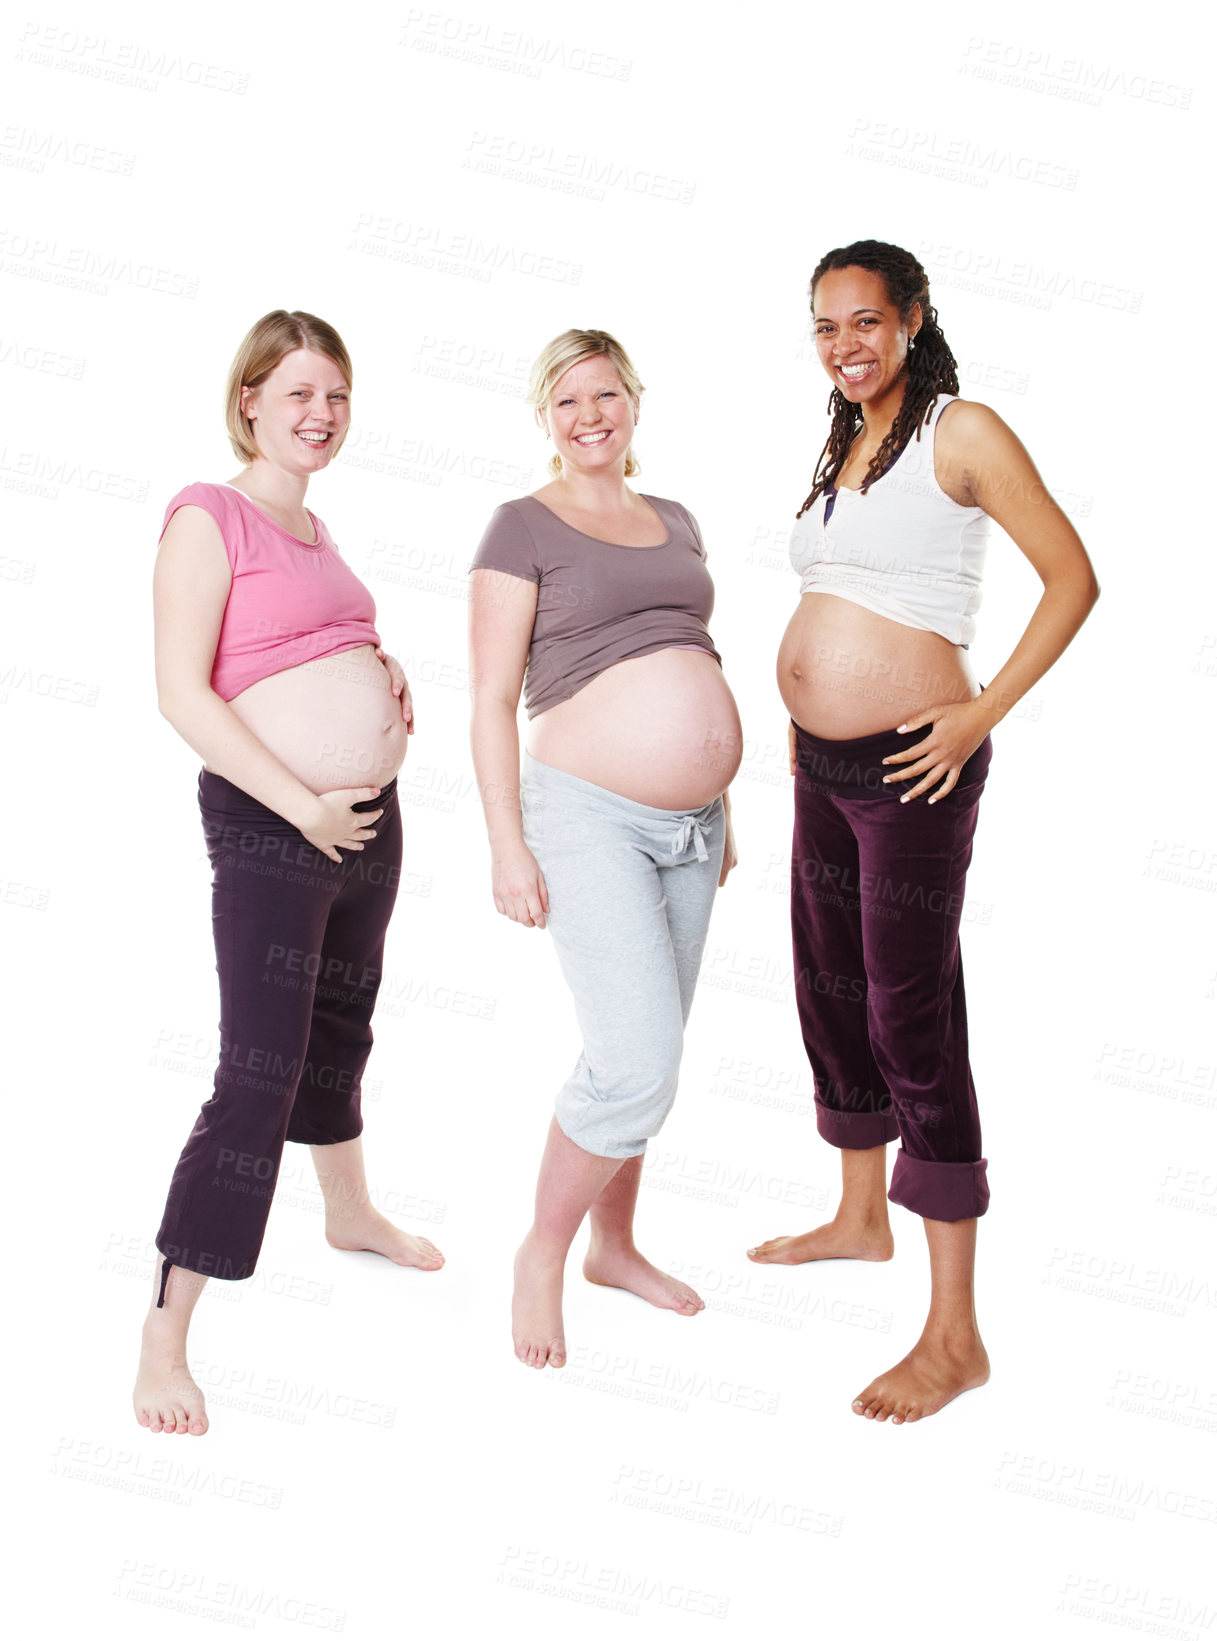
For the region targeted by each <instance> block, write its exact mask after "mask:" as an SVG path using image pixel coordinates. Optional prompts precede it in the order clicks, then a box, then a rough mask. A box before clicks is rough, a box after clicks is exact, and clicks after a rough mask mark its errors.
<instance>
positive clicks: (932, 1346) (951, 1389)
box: [853, 1331, 989, 1424]
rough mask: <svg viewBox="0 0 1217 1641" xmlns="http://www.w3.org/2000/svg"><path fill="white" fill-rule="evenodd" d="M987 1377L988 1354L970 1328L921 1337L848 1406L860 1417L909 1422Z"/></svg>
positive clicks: (925, 1414)
mask: <svg viewBox="0 0 1217 1641" xmlns="http://www.w3.org/2000/svg"><path fill="white" fill-rule="evenodd" d="M988 1377H989V1357H988V1353H987V1352H986V1350H985V1347H984V1346H983V1345H982V1344H981V1342H980V1335H979V1334H978V1333H973V1332H971V1331H969V1332H966V1333H962V1332H961V1333H957V1334H938V1335H936V1336H935V1337H934V1338H927V1336H926V1335H925V1334H922V1336H921V1338H920V1339H919V1340H918V1341H917V1343H916V1344H915V1345H914V1346H913V1348H912V1350H911V1351H909V1353H908V1355H907V1356H906V1357H905V1358H904V1360H903V1361H902V1362H897V1363H896V1366H895V1367H894V1368H889V1369H888V1371H887V1372H886V1373H881V1374H880V1375H879V1377H878V1378H877V1379H875V1380H874V1381H873V1382H872V1383H871V1384H869V1385H867V1387H866V1389H865V1390H864V1391H863V1392H862V1394H861V1396H859V1397H858V1398H857V1400H856V1401H855V1402H854V1404H853V1410H854V1412H855V1413H857V1414H859V1415H860V1416H861V1417H862V1418H866V1419H876V1420H878V1422H879V1423H880V1424H882V1422H883V1420H884V1419H886V1418H888V1417H889V1415H890V1417H891V1421H892V1423H893V1424H912V1423H913V1422H914V1421H915V1420H917V1419H928V1418H929V1416H930V1414H931V1413H937V1412H938V1410H939V1408H941V1407H945V1406H946V1405H947V1403H948V1402H951V1401H954V1399H955V1397H956V1396H962V1395H963V1393H964V1391H965V1390H975V1389H976V1388H977V1386H978V1385H983V1384H984V1382H985V1381H986V1379H988Z"/></svg>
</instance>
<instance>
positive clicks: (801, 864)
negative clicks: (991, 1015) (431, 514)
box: [790, 724, 992, 1220]
mask: <svg viewBox="0 0 1217 1641" xmlns="http://www.w3.org/2000/svg"><path fill="white" fill-rule="evenodd" d="M795 730H796V734H797V740H798V773H797V775H796V777H795V809H794V846H793V850H792V857H791V868H790V886H791V926H792V932H793V936H794V970H795V995H796V998H797V1002H798V1009H799V1020H800V1024H801V1026H802V1030H803V1043H804V1045H805V1047H806V1049H807V1057H808V1059H809V1060H810V1062H811V1067H812V1072H813V1074H814V1078H815V1090H816V1093H815V1101H816V1125H817V1127H818V1129H819V1131H820V1133H821V1135H822V1136H823V1137H824V1138H825V1139H826V1140H827V1141H828V1142H829V1144H830V1145H836V1146H839V1147H841V1148H842V1149H845V1150H868V1149H869V1148H871V1147H872V1146H876V1145H885V1144H886V1143H887V1142H888V1141H889V1140H894V1139H897V1138H899V1140H900V1150H899V1151H898V1153H897V1156H896V1166H895V1169H894V1170H893V1173H892V1183H891V1188H890V1190H889V1191H888V1196H889V1198H890V1199H891V1201H892V1202H898V1203H900V1204H901V1205H902V1206H903V1207H905V1208H909V1209H911V1210H912V1212H913V1213H915V1214H921V1215H922V1216H923V1217H924V1218H926V1219H941V1220H959V1219H973V1218H975V1217H977V1216H979V1215H980V1214H983V1213H984V1212H985V1209H986V1208H987V1207H988V1204H989V1187H988V1182H987V1179H986V1168H987V1163H986V1160H985V1158H984V1157H982V1156H981V1146H980V1118H979V1116H978V1114H977V1109H976V1090H975V1088H974V1087H973V1084H972V1073H971V1069H970V1067H969V1065H968V1017H967V1008H966V1005H965V1003H964V990H963V967H962V964H961V962H960V956H959V924H960V919H961V915H962V912H963V904H964V880H965V877H966V875H967V870H968V864H969V862H970V861H971V858H972V834H973V832H974V831H975V829H976V814H977V809H978V807H979V804H980V795H981V792H982V791H983V789H984V784H985V776H986V774H987V772H988V768H989V761H990V758H991V756H992V745H991V742H990V739H989V737H988V736H986V737H985V739H984V740H983V741H982V742H981V744H980V746H979V747H978V748H977V749H976V751H975V752H974V753H973V754H972V756H971V757H970V758H969V759H968V761H967V763H966V764H965V765H964V766H963V769H962V771H961V773H960V778H959V781H958V783H957V785H956V786H955V788H954V789H953V791H951V792H950V793H948V795H947V796H946V797H945V798H940V799H939V800H938V802H937V803H934V804H930V803H927V801H926V799H927V797H928V793H927V794H923V795H922V796H921V797H917V798H913V799H911V800H910V802H908V803H901V801H900V797H901V794H902V793H903V792H906V791H908V790H910V789H911V788H912V787H914V786H915V785H916V784H917V778H910V779H909V780H907V781H899V782H894V783H892V784H891V785H889V786H884V785H883V777H884V775H887V774H891V773H893V772H894V771H897V770H899V769H901V768H902V767H903V766H902V765H900V764H888V765H887V766H886V767H885V766H884V764H883V762H882V760H883V759H884V758H885V757H887V756H890V755H891V754H892V753H894V752H906V751H908V750H909V747H910V745H911V743H912V741H913V738H914V736H916V731H913V732H912V734H911V735H900V734H898V733H897V732H896V731H895V730H885V731H883V732H881V733H880V734H877V735H864V736H861V737H859V738H857V739H855V740H849V741H825V740H821V739H820V738H819V737H818V736H815V735H809V734H808V733H807V732H806V731H805V730H804V729H801V728H800V727H799V726H798V725H797V724H796V725H795ZM918 778H919V777H918Z"/></svg>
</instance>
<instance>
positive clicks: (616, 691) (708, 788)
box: [528, 649, 742, 809]
mask: <svg viewBox="0 0 1217 1641" xmlns="http://www.w3.org/2000/svg"><path fill="white" fill-rule="evenodd" d="M528 750H529V751H530V752H531V753H532V755H533V757H534V758H536V759H537V760H538V762H540V763H543V764H549V766H550V767H551V768H552V769H562V770H565V771H566V773H567V774H568V775H578V776H579V778H580V779H581V780H585V781H591V782H592V784H593V785H594V786H603V787H605V788H606V789H607V790H608V791H609V792H616V793H618V794H620V796H621V797H623V798H632V799H633V800H634V802H635V803H646V804H650V805H651V806H652V808H655V809H701V808H702V807H704V805H706V804H708V803H709V802H710V801H711V800H712V799H713V798H716V797H717V796H718V795H719V793H720V792H724V791H725V790H726V789H727V787H728V786H730V784H731V782H732V780H733V779H734V778H735V772H736V770H737V769H738V768H739V765H740V756H741V752H742V738H741V733H740V721H739V711H738V709H737V707H736V705H735V698H734V696H733V695H732V694H731V691H730V689H729V688H728V687H727V680H726V679H725V678H724V677H723V671H722V668H721V667H720V666H719V664H718V662H717V661H715V660H714V659H713V658H712V657H711V656H709V655H707V654H705V652H704V651H701V650H680V649H667V650H657V651H656V652H655V654H653V655H641V656H638V657H636V658H635V659H634V660H632V661H618V662H617V663H616V665H615V666H611V667H608V668H606V670H605V671H604V672H602V673H600V675H599V676H598V677H596V678H593V679H592V681H591V683H590V684H586V685H584V687H583V688H582V689H581V690H580V691H579V692H578V694H577V695H572V696H571V698H570V700H569V701H561V702H559V704H558V705H557V706H556V707H550V709H549V710H548V712H542V713H541V714H540V715H539V716H538V717H536V718H534V719H533V721H532V727H531V731H530V733H529V738H528Z"/></svg>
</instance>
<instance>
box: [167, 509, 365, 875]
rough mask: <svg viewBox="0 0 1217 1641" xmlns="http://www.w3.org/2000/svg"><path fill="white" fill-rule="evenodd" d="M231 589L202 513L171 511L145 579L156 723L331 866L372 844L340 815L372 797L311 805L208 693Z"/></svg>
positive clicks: (329, 797)
mask: <svg viewBox="0 0 1217 1641" xmlns="http://www.w3.org/2000/svg"><path fill="white" fill-rule="evenodd" d="M231 587H232V572H231V570H230V569H229V567H228V555H227V554H226V553H225V551H224V543H223V541H222V539H221V537H220V531H219V527H218V525H217V524H216V522H215V520H214V519H213V518H212V517H211V515H210V513H208V512H207V511H206V509H205V508H202V507H191V506H186V507H179V508H178V510H177V512H176V513H174V515H173V517H172V518H171V519H170V520H169V524H168V526H167V528H166V530H165V533H164V535H163V536H162V538H161V545H160V549H159V551H158V553H157V555H156V568H155V571H154V572H153V581H152V599H153V611H154V618H155V628H156V693H157V705H158V707H159V708H160V711H161V715H162V716H163V717H164V718H167V719H168V720H169V722H170V723H171V724H172V725H173V727H174V729H176V730H177V732H178V734H179V735H180V736H181V737H182V739H183V740H184V741H185V742H186V743H187V745H188V746H192V747H193V748H194V750H195V751H196V752H197V753H198V754H199V756H200V757H201V758H202V759H203V760H204V762H205V763H206V764H207V767H208V768H209V769H213V770H214V771H215V773H216V774H217V775H222V776H223V777H224V779H225V780H227V781H231V782H232V783H233V785H234V786H239V787H240V788H241V790H242V792H248V793H249V795H250V797H251V798H256V799H257V800H258V802H259V803H264V804H265V805H266V807H267V808H268V809H273V810H274V812H275V813H276V814H277V815H282V816H283V818H284V820H286V821H288V822H289V823H290V824H291V825H292V826H295V827H297V828H298V829H299V830H300V831H301V832H302V833H303V834H304V836H305V837H306V838H307V839H308V840H309V842H310V843H312V844H314V845H315V846H316V847H317V848H318V849H321V850H323V851H324V853H325V854H327V855H329V857H330V859H331V860H339V859H341V856H340V855H339V854H338V853H337V849H336V847H335V845H337V844H339V843H340V844H341V845H342V847H343V848H346V849H362V847H363V843H362V841H360V840H361V839H364V838H369V837H372V836H374V833H372V832H371V831H370V830H367V829H366V828H367V823H368V821H370V820H375V819H376V816H377V812H376V811H369V812H367V813H366V814H364V815H361V816H353V815H351V813H350V805H351V804H352V803H357V802H360V801H361V800H363V799H367V798H374V797H375V796H376V795H377V793H378V791H379V788H378V787H374V786H373V787H358V788H352V789H344V790H343V791H341V792H327V793H325V795H324V796H323V797H318V795H317V794H316V793H315V792H311V791H310V790H309V788H308V787H307V786H305V785H304V783H303V782H302V781H299V780H297V779H296V777H295V775H293V774H292V772H291V771H290V770H289V769H287V768H286V767H285V765H283V764H281V763H280V762H279V760H278V758H276V757H275V755H274V753H273V752H271V751H270V750H269V749H268V748H267V747H265V746H263V744H262V742H261V741H260V740H259V739H258V738H257V736H256V735H255V734H254V733H253V731H252V730H250V729H247V728H246V726H245V725H244V724H243V723H242V722H241V720H240V718H238V716H237V714H236V713H235V712H234V711H233V710H232V708H231V707H230V706H229V705H228V703H227V701H224V700H222V699H221V698H220V696H218V695H217V694H216V692H215V690H213V689H212V687H211V669H212V665H213V663H214V661H215V652H216V646H217V644H218V643H219V638H220V627H221V625H222V624H223V620H224V607H225V605H226V604H227V602H228V594H229V591H230V589H231Z"/></svg>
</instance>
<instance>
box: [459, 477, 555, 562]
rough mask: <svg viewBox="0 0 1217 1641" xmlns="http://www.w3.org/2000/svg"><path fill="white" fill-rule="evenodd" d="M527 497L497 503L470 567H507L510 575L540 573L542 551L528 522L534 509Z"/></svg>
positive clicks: (530, 499)
mask: <svg viewBox="0 0 1217 1641" xmlns="http://www.w3.org/2000/svg"><path fill="white" fill-rule="evenodd" d="M531 501H532V498H531V497H530V496H519V497H517V498H516V499H515V500H513V501H504V502H500V503H499V505H498V506H497V507H496V508H495V510H494V512H493V513H491V515H490V519H489V521H488V522H487V525H486V528H485V530H484V531H483V532H482V539H481V541H479V542H478V545H477V550H476V551H475V553H474V555H473V562H472V563H471V565H470V566H469V567H470V569H471V570H506V571H507V572H508V573H510V574H512V575H528V576H539V575H540V573H541V553H540V549H539V548H538V545H537V540H536V537H535V536H534V534H533V531H532V528H531V524H530V514H534V513H535V509H534V508H533V507H530V506H529V505H528V504H529V503H530V502H531Z"/></svg>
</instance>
